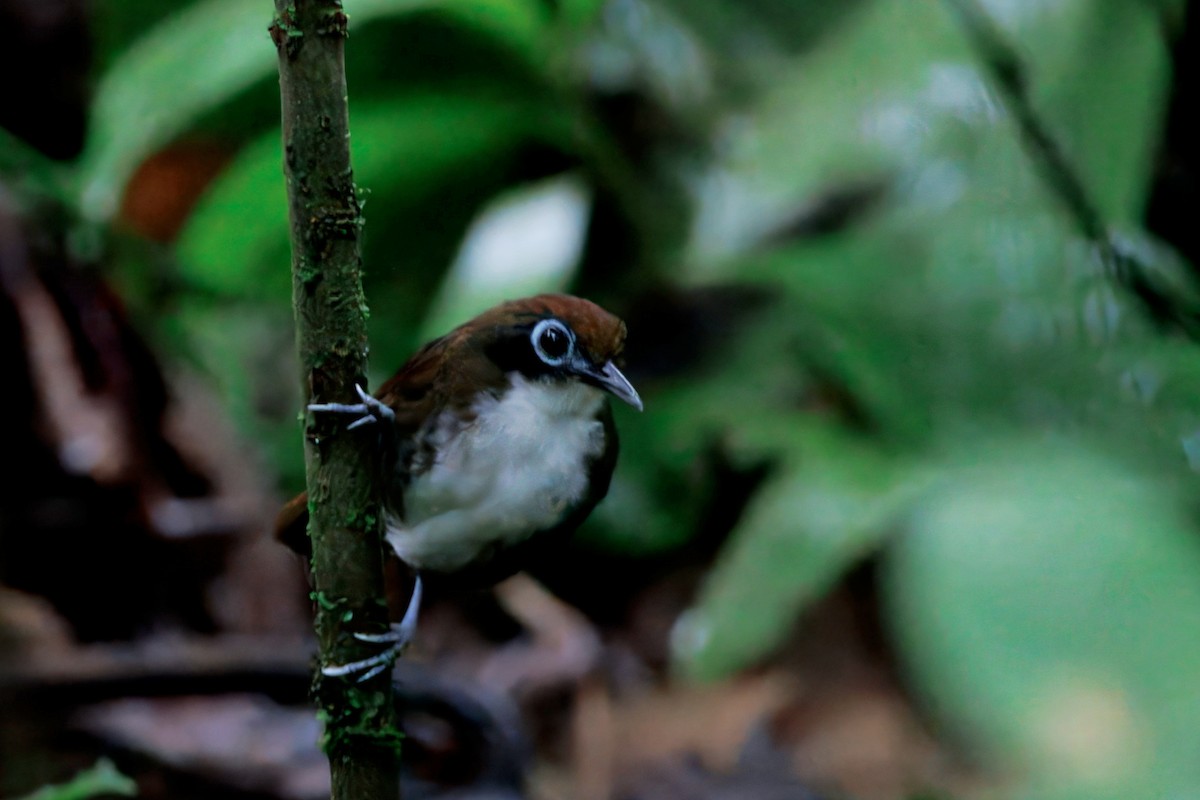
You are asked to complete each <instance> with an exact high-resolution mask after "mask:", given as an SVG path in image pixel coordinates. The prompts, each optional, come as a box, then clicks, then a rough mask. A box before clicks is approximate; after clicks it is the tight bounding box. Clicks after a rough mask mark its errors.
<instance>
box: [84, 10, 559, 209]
mask: <svg viewBox="0 0 1200 800" xmlns="http://www.w3.org/2000/svg"><path fill="white" fill-rule="evenodd" d="M536 6H537V4H536V3H533V2H531V1H528V0H470V1H469V2H449V0H347V2H346V11H347V13H348V14H349V18H350V26H351V30H354V28H355V27H356V26H358V25H361V24H363V23H366V22H369V21H371V20H374V19H378V18H382V17H387V16H395V15H400V14H407V13H413V12H416V11H426V10H430V9H440V10H443V11H445V12H446V13H449V14H452V15H454V16H455V18H457V19H460V20H462V21H463V22H464V23H466V24H469V25H473V26H478V27H480V28H481V29H484V30H488V31H492V32H493V33H494V34H495V35H496V36H498V37H499V38H501V39H504V40H505V41H509V42H512V43H514V44H516V45H518V48H517V49H518V51H519V52H526V53H529V52H531V51H534V50H535V49H536V47H537V42H538V41H539V36H540V31H541V25H542V16H543V15H542V14H541V12H540V11H539V10H538V9H537V7H536ZM270 22H271V14H270V6H268V5H263V4H259V3H253V2H248V0H204V2H199V3H195V4H193V5H191V6H189V7H187V8H185V9H183V10H182V11H180V12H179V13H176V14H174V15H172V16H170V17H168V18H167V19H165V20H164V21H163V22H162V23H161V24H159V25H157V26H155V27H154V28H153V29H152V30H150V31H149V32H148V33H147V34H146V35H145V36H143V37H142V38H141V39H139V40H138V41H137V42H136V43H135V44H134V45H133V46H132V47H130V48H129V49H128V50H127V51H126V52H125V53H124V54H122V56H121V57H120V58H119V59H118V60H117V61H116V62H115V63H113V65H112V67H111V68H110V69H109V70H108V71H107V72H106V73H105V74H104V76H103V77H102V78H101V80H100V84H99V86H98V87H97V90H96V97H95V100H94V102H93V109H92V119H91V122H90V131H91V133H90V138H89V140H88V144H87V148H86V150H85V152H84V154H83V156H82V159H81V164H80V172H81V187H80V204H81V208H82V210H83V213H84V216H85V217H87V218H89V219H92V220H107V219H110V218H111V217H112V215H113V214H114V213H115V212H116V209H117V206H118V204H119V202H120V197H121V193H122V192H123V191H124V187H125V182H126V181H127V180H128V179H129V176H130V175H131V174H132V172H133V170H134V169H135V168H136V167H137V166H138V164H140V163H141V161H142V160H143V159H144V158H146V156H148V155H149V154H151V153H153V152H154V151H155V150H156V149H158V148H159V147H162V146H163V145H165V144H167V143H168V142H170V141H171V140H172V139H174V138H175V137H176V136H178V135H179V134H181V133H183V132H184V131H186V130H188V129H189V127H190V126H192V125H193V124H194V123H195V122H196V120H198V119H199V118H200V117H201V116H202V115H204V114H206V113H208V112H209V111H211V110H212V109H214V108H217V107H218V106H220V105H221V104H222V103H225V102H227V101H229V100H230V99H232V98H233V97H234V96H235V95H237V94H239V93H240V92H243V91H244V90H246V89H248V88H249V87H250V86H252V85H253V84H255V83H256V82H258V81H262V80H265V79H267V78H269V77H270V76H271V75H273V74H274V73H275V70H276V62H277V57H276V53H275V47H274V46H273V45H272V43H271V40H270V38H269V37H268V35H267V27H268V25H269V24H270Z"/></svg>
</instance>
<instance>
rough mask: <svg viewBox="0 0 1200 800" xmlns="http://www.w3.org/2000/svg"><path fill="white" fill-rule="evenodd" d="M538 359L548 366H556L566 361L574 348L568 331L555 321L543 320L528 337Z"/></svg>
mask: <svg viewBox="0 0 1200 800" xmlns="http://www.w3.org/2000/svg"><path fill="white" fill-rule="evenodd" d="M529 338H530V339H531V340H532V341H533V349H534V351H535V352H536V353H537V355H538V358H540V359H541V360H542V361H544V362H546V363H547V364H549V365H550V366H558V365H559V364H562V363H563V362H564V361H566V360H567V358H568V357H570V355H571V349H572V348H573V347H574V344H575V342H574V337H573V336H572V335H571V331H570V329H568V328H567V326H566V325H563V324H562V323H561V322H559V321H558V320H556V319H544V320H542V321H541V322H539V323H538V324H537V325H535V326H534V328H533V333H532V334H531V335H530V337H529Z"/></svg>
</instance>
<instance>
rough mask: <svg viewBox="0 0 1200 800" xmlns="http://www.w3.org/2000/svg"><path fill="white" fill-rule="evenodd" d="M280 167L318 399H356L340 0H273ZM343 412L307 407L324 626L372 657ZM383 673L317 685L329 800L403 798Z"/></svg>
mask: <svg viewBox="0 0 1200 800" xmlns="http://www.w3.org/2000/svg"><path fill="white" fill-rule="evenodd" d="M270 30H271V38H272V40H273V41H274V42H275V46H276V48H277V50H278V52H279V85H280V92H281V95H282V101H283V151H284V173H285V175H286V177H287V190H288V206H289V214H290V218H291V238H292V300H293V304H294V309H295V315H296V337H297V349H298V351H299V355H300V363H301V369H302V371H303V381H304V388H305V390H306V393H307V394H308V395H309V397H311V399H312V401H314V402H319V403H327V402H343V403H346V402H356V401H357V397H356V396H355V394H354V386H355V384H364V385H365V378H364V374H365V371H366V353H367V335H366V302H365V300H364V298H363V291H362V279H361V256H360V246H359V230H360V227H361V224H362V218H361V210H360V207H359V203H358V197H357V189H356V187H355V185H354V176H353V172H352V171H351V167H350V135H349V112H348V108H347V101H346V74H345V66H344V61H343V53H344V44H345V37H346V14H345V12H344V11H343V10H342V4H341V0H275V19H274V22H273V23H272V25H271V28H270ZM336 416H337V415H322V416H321V417H315V416H314V415H313V414H311V413H310V414H309V415H308V423H307V427H306V431H305V442H306V446H305V462H306V467H307V476H308V498H309V535H310V537H311V538H312V553H313V556H312V574H313V588H314V592H313V597H314V599H315V601H316V630H317V639H318V641H319V643H320V649H321V661H322V663H324V664H331V663H343V664H344V663H349V662H352V661H355V660H359V659H362V658H364V657H365V656H367V655H370V653H368V652H365V650H364V648H366V647H368V646H367V645H364V644H363V643H361V642H358V641H357V640H355V639H353V638H352V637H351V636H348V635H347V633H349V632H350V631H351V630H358V631H370V632H381V631H383V630H385V629H386V627H387V605H386V602H385V600H384V599H383V597H384V584H383V550H382V547H381V540H380V514H379V511H378V508H379V504H378V500H377V498H378V495H377V492H376V489H375V486H374V481H373V479H374V476H375V475H376V474H377V470H375V469H374V468H373V456H374V452H373V448H372V447H371V446H370V444H371V441H372V440H370V439H369V438H368V437H367V436H364V435H353V434H347V433H346V432H345V431H344V430H341V428H342V427H343V425H344V421H342V420H339V419H337V418H336ZM390 688H391V682H390V676H389V675H388V673H387V672H386V671H385V672H383V673H381V674H380V675H378V676H377V677H375V678H374V679H372V680H369V681H365V682H363V683H361V684H356V683H355V682H354V681H353V680H346V679H341V678H325V677H322V676H320V675H319V674H318V676H317V678H316V682H315V694H316V697H317V702H318V704H319V705H320V708H321V711H322V713H323V715H324V717H325V723H326V734H325V736H326V741H325V746H326V751H327V753H328V755H329V760H330V768H331V772H332V788H333V798H334V799H335V800H340V799H341V798H354V800H369V799H370V798H383V797H390V798H395V797H398V796H399V783H398V779H397V775H398V772H397V762H398V758H397V756H398V748H397V744H398V741H399V735H398V734H397V732H396V726H395V710H394V707H393V703H392V697H391V691H390Z"/></svg>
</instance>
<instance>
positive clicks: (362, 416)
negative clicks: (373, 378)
mask: <svg viewBox="0 0 1200 800" xmlns="http://www.w3.org/2000/svg"><path fill="white" fill-rule="evenodd" d="M354 391H356V392H358V396H359V398H360V399H361V400H362V402H361V403H310V404H309V406H308V410H309V411H329V412H332V413H334V414H357V415H358V419H356V420H354V421H353V422H351V423H350V424H349V425H347V426H346V430H354V429H355V428H360V427H362V426H363V425H372V424H374V423H376V422H379V421H380V420H383V421H386V422H393V421H395V419H396V412H395V411H392V410H391V409H390V408H388V407H387V406H386V405H384V404H383V403H381V402H379V401H378V400H376V399H375V398H374V397H372V396H371V395H369V394H367V393H366V391H365V390H364V389H363V388H362V387H361V386H359V385H358V384H357V383H356V384H354Z"/></svg>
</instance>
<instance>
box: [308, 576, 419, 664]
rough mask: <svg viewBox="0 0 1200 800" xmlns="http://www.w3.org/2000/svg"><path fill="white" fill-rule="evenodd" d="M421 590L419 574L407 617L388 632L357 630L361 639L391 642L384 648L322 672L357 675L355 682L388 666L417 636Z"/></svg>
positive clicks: (379, 642)
mask: <svg viewBox="0 0 1200 800" xmlns="http://www.w3.org/2000/svg"><path fill="white" fill-rule="evenodd" d="M421 591H422V587H421V576H420V575H418V576H417V578H416V582H415V583H414V584H413V593H412V598H411V599H410V600H409V601H408V609H407V610H405V612H404V618H403V619H401V620H400V622H399V623H397V624H396V625H392V626H391V628H390V629H389V630H388V631H387V632H386V633H355V634H354V638H355V639H358V640H359V641H360V642H369V643H370V644H384V645H387V647H386V648H385V649H384V650H383V652H381V653H377V654H375V655H373V656H371V657H369V658H364V659H362V660H360V661H351V662H350V663H349V664H330V665H329V666H326V667H322V668H321V674H322V675H328V676H331V677H339V676H343V675H354V676H355V678H354V680H355V682H357V683H362V682H363V681H367V680H370V679H371V678H374V677H375V676H376V675H378V674H379V673H381V672H383V671H384V670H385V669H387V668H388V667H389V666H390V665H391V663H392V662H393V661H394V660H395V659H397V658H399V657H400V655H401V654H402V653H403V652H404V651H405V650H406V649H407V648H408V645H409V642H411V641H412V640H413V635H414V634H415V633H416V632H417V612H418V611H419V610H420V608H421ZM359 673H361V674H359Z"/></svg>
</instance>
